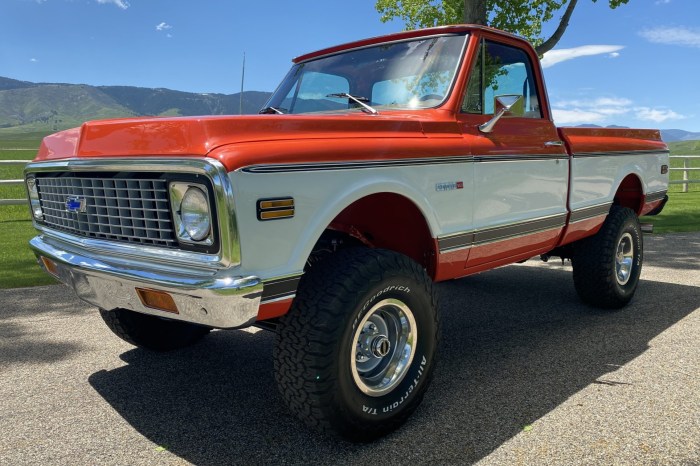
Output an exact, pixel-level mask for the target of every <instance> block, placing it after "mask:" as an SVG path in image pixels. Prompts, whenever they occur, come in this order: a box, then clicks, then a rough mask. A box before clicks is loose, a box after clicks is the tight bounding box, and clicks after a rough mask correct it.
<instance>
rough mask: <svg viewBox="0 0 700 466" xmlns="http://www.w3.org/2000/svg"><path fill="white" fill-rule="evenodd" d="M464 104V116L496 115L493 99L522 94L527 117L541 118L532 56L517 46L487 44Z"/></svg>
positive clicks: (483, 46) (483, 47) (485, 42)
mask: <svg viewBox="0 0 700 466" xmlns="http://www.w3.org/2000/svg"><path fill="white" fill-rule="evenodd" d="M479 49H480V50H479V55H478V59H477V62H476V64H475V66H474V69H473V70H472V73H471V75H470V77H469V83H468V85H467V91H466V93H465V96H464V100H463V103H462V111H463V112H465V113H479V114H484V115H493V113H494V99H495V98H496V97H498V96H502V95H522V96H523V104H524V108H525V113H524V115H523V116H524V117H526V118H542V112H541V110H540V99H539V96H538V94H537V83H536V81H535V75H534V73H533V71H532V64H531V62H530V58H529V56H528V55H527V54H526V53H525V51H524V50H521V49H519V48H517V47H511V46H508V45H503V44H498V43H496V42H491V41H488V40H487V41H484V42H482V45H481V47H479Z"/></svg>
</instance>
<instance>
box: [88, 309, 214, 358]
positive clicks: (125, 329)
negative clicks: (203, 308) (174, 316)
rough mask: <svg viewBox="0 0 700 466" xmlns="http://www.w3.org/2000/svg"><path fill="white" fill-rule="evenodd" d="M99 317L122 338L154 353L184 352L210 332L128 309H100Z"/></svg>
mask: <svg viewBox="0 0 700 466" xmlns="http://www.w3.org/2000/svg"><path fill="white" fill-rule="evenodd" d="M100 315H101V316H102V319H103V320H104V321H105V323H106V324H107V327H109V329H110V330H111V331H112V332H114V334H115V335H117V336H118V337H119V338H121V339H122V340H124V341H126V342H128V343H131V344H132V345H135V346H138V347H141V348H146V349H149V350H154V351H170V350H175V349H179V348H184V347H186V346H189V345H191V344H193V343H195V342H197V341H199V340H200V339H201V338H202V337H204V336H205V335H206V334H208V333H209V332H210V330H211V329H210V328H208V327H202V326H201V325H195V324H190V323H188V322H180V321H176V320H166V319H161V318H159V317H155V316H150V315H147V314H140V313H138V312H134V311H129V310H127V309H116V310H114V311H105V310H103V309H100Z"/></svg>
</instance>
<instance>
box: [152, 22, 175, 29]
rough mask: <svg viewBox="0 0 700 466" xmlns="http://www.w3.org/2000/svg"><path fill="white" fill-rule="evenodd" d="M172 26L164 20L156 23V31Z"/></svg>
mask: <svg viewBox="0 0 700 466" xmlns="http://www.w3.org/2000/svg"><path fill="white" fill-rule="evenodd" d="M172 28H173V27H172V26H171V25H169V24H168V23H166V22H165V21H164V22H162V23H160V24H156V31H165V30H167V29H172Z"/></svg>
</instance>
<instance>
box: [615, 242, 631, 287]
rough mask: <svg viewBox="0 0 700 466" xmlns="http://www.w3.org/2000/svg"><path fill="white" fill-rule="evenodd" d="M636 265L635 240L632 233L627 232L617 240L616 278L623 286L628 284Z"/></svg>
mask: <svg viewBox="0 0 700 466" xmlns="http://www.w3.org/2000/svg"><path fill="white" fill-rule="evenodd" d="M633 266H634V242H633V241H632V235H631V234H629V233H625V234H624V235H622V237H621V238H620V241H618V242H617V251H616V252H615V278H616V279H617V283H618V284H619V285H621V286H624V285H626V284H627V282H628V281H629V280H630V276H631V275H632V268H633Z"/></svg>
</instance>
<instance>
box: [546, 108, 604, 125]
mask: <svg viewBox="0 0 700 466" xmlns="http://www.w3.org/2000/svg"><path fill="white" fill-rule="evenodd" d="M552 112H553V113H554V122H555V123H556V124H557V125H558V126H567V125H580V124H584V123H600V122H601V121H602V120H604V119H605V115H601V114H599V113H596V112H587V111H585V110H581V109H578V108H577V109H573V110H565V109H561V108H555V109H552Z"/></svg>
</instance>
